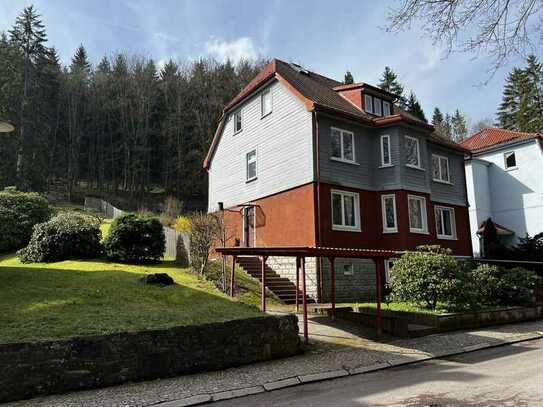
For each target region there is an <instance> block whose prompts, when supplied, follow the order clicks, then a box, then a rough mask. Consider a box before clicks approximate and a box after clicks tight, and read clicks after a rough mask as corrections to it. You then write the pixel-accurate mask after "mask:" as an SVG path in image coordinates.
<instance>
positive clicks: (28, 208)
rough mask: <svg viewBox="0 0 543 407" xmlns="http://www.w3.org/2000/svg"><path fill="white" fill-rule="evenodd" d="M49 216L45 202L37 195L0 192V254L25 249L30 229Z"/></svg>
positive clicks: (11, 191)
mask: <svg viewBox="0 0 543 407" xmlns="http://www.w3.org/2000/svg"><path fill="white" fill-rule="evenodd" d="M50 216H51V209H50V208H49V204H48V203H47V200H46V199H45V198H44V197H43V196H41V195H39V194H37V193H33V192H32V193H27V192H19V191H14V190H4V191H1V192H0V252H8V251H12V250H17V249H20V248H22V247H25V246H26V245H27V244H28V242H29V240H30V237H31V236H32V228H33V227H34V225H37V224H38V223H42V222H45V221H47V220H48V219H49V217H50Z"/></svg>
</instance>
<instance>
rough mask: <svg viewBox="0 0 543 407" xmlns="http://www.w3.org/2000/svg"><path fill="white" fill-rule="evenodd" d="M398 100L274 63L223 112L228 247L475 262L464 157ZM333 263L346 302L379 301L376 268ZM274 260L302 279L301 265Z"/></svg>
mask: <svg viewBox="0 0 543 407" xmlns="http://www.w3.org/2000/svg"><path fill="white" fill-rule="evenodd" d="M395 97H396V96H395V95H393V94H391V93H388V92H386V91H383V90H381V89H380V88H378V87H375V86H372V85H369V84H366V83H355V84H350V85H343V84H342V83H341V82H338V81H335V80H333V79H330V78H327V77H324V76H322V75H319V74H317V73H315V72H310V71H308V70H306V69H304V68H303V67H301V66H299V65H297V64H292V63H286V62H283V61H280V60H277V59H275V60H272V61H271V62H270V63H269V64H268V65H267V66H266V67H265V68H264V69H263V70H262V72H260V73H259V74H258V75H257V76H256V77H255V78H254V79H253V80H252V81H251V82H250V83H249V84H248V85H247V86H246V87H245V88H244V89H243V90H242V91H241V92H240V93H239V95H237V96H236V97H235V98H234V99H233V100H232V101H231V102H230V103H228V104H227V105H226V106H225V108H224V112H223V115H222V117H221V119H220V122H219V125H218V128H217V131H216V133H215V136H214V138H213V141H212V143H211V146H210V148H209V152H208V154H207V157H206V159H205V162H204V167H205V168H206V169H207V171H208V174H209V207H208V210H209V211H210V212H214V211H217V210H218V209H219V207H221V208H225V224H226V226H227V231H228V232H227V235H228V237H229V242H228V244H229V245H235V244H240V245H244V246H266V247H271V246H274V247H277V246H303V247H315V246H317V247H341V248H369V249H389V250H396V251H402V250H406V249H413V248H415V247H416V246H418V245H423V244H439V245H442V246H444V247H448V248H450V249H451V250H452V252H453V253H454V254H455V255H458V256H471V254H472V250H471V240H470V237H469V236H470V235H469V218H468V207H467V195H466V183H465V173H464V154H465V153H466V150H465V149H464V148H463V147H461V146H459V145H458V144H456V143H454V142H452V141H450V140H448V139H445V138H443V137H440V136H438V135H437V134H436V133H435V132H434V128H433V127H432V126H431V125H429V124H428V123H426V122H423V121H420V120H418V119H416V118H415V117H413V116H411V115H409V114H407V113H406V112H403V111H401V110H400V109H399V108H398V107H397V106H395V105H394V100H395ZM253 260H254V259H253ZM308 261H309V259H308ZM336 261H337V263H336V264H335V266H336V267H335V269H336V289H337V300H338V301H351V300H356V299H359V300H362V299H368V298H371V297H372V295H373V294H374V290H375V288H374V287H375V280H376V275H375V266H374V264H373V262H372V261H371V260H364V259H356V260H352V259H351V260H349V259H337V260H336ZM240 263H243V259H240ZM267 264H268V266H269V268H270V269H271V271H273V273H274V274H278V276H277V278H278V279H279V280H281V281H283V282H286V281H291V282H292V281H294V279H295V270H296V266H295V260H294V259H291V258H270V259H268V263H267ZM242 265H243V266H246V267H247V268H250V267H251V266H250V265H247V264H242ZM306 268H307V272H308V283H309V288H308V292H309V295H310V296H312V297H313V299H315V300H318V301H326V300H327V298H328V294H327V293H328V292H329V291H328V290H327V287H329V285H330V282H329V281H326V279H327V278H328V277H327V273H326V272H325V271H326V269H327V268H328V264H327V261H322V264H321V262H320V261H318V260H315V261H309V263H308V264H307V266H306ZM385 277H386V276H385Z"/></svg>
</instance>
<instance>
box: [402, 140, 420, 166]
mask: <svg viewBox="0 0 543 407" xmlns="http://www.w3.org/2000/svg"><path fill="white" fill-rule="evenodd" d="M405 152H406V162H405V165H407V166H408V167H414V168H421V164H420V151H419V140H418V139H416V138H414V137H409V136H405Z"/></svg>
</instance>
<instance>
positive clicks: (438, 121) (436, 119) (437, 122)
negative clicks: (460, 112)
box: [432, 107, 444, 127]
mask: <svg viewBox="0 0 543 407" xmlns="http://www.w3.org/2000/svg"><path fill="white" fill-rule="evenodd" d="M443 120H444V118H443V113H441V110H439V107H436V108H434V113H433V114H432V124H433V125H434V127H441V126H443Z"/></svg>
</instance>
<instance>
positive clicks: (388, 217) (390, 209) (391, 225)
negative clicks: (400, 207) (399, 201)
mask: <svg viewBox="0 0 543 407" xmlns="http://www.w3.org/2000/svg"><path fill="white" fill-rule="evenodd" d="M381 204H382V205H381V206H382V211H383V233H394V232H397V231H398V222H397V219H396V196H395V195H383V196H382V197H381Z"/></svg>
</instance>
